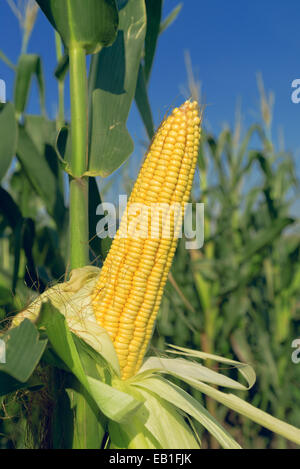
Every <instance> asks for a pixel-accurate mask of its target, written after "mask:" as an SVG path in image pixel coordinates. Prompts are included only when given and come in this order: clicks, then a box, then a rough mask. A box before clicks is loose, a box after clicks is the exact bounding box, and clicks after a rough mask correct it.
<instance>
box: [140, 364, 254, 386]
mask: <svg viewBox="0 0 300 469" xmlns="http://www.w3.org/2000/svg"><path fill="white" fill-rule="evenodd" d="M146 370H153V371H158V372H162V373H166V374H171V375H176V376H177V377H181V376H182V377H183V376H186V377H189V376H190V377H192V378H194V379H197V380H199V381H203V382H206V383H211V384H215V385H217V386H224V387H227V388H232V389H240V390H246V389H247V388H246V387H245V386H244V385H242V384H240V383H238V382H237V381H235V380H233V379H231V378H228V377H227V376H224V375H222V374H220V373H217V372H216V371H213V370H210V369H209V368H206V367H205V366H202V365H200V364H199V363H193V362H189V361H188V360H184V359H180V358H177V359H176V358H175V359H174V358H158V357H150V358H148V359H147V360H146V361H145V363H144V364H143V366H142V367H141V369H140V372H141V373H142V372H143V371H146Z"/></svg>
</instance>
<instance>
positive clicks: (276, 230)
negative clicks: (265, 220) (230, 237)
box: [240, 217, 294, 263]
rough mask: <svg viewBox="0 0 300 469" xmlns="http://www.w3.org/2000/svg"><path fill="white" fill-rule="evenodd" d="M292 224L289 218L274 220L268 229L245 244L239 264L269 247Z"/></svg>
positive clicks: (291, 219)
mask: <svg viewBox="0 0 300 469" xmlns="http://www.w3.org/2000/svg"><path fill="white" fill-rule="evenodd" d="M293 223H294V219H293V218H290V217H284V218H279V219H278V220H274V221H273V222H272V225H271V226H270V227H266V228H265V229H263V230H261V231H260V232H259V234H258V235H256V236H255V237H253V239H252V240H251V241H249V242H248V243H247V246H246V247H245V248H244V249H243V252H241V253H240V262H241V263H242V262H245V261H247V259H249V258H251V257H252V256H253V255H254V254H256V253H257V252H259V251H261V250H262V249H264V248H265V247H266V246H269V245H270V244H271V243H272V242H273V241H274V239H276V238H277V237H278V236H279V235H280V234H281V233H282V231H283V230H284V228H286V227H287V226H289V225H291V224H293Z"/></svg>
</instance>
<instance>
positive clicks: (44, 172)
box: [17, 125, 64, 225]
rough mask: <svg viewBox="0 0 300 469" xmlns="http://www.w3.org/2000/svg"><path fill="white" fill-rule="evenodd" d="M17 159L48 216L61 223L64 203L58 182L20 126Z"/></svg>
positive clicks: (42, 156)
mask: <svg viewBox="0 0 300 469" xmlns="http://www.w3.org/2000/svg"><path fill="white" fill-rule="evenodd" d="M17 157H18V159H19V160H20V162H21V164H22V167H23V169H24V170H25V172H26V175H27V177H28V179H29V181H30V182H31V184H32V186H33V188H34V189H35V191H36V192H37V194H38V195H39V196H40V197H41V198H42V199H43V201H44V203H45V205H46V208H47V210H48V212H49V214H50V215H51V216H52V217H54V219H55V221H56V222H57V224H58V225H59V224H61V223H62V218H63V214H64V202H63V196H62V193H61V191H60V190H59V186H58V181H57V179H56V178H55V175H54V174H53V172H52V171H51V168H50V166H49V164H48V162H47V161H46V159H45V158H44V155H42V154H40V153H39V151H38V149H37V147H36V145H35V143H34V142H33V140H32V138H31V137H30V135H29V133H28V132H27V130H26V128H25V127H23V126H22V125H20V126H19V139H18V148H17Z"/></svg>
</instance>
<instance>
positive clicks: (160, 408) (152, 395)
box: [124, 378, 199, 449]
mask: <svg viewBox="0 0 300 469" xmlns="http://www.w3.org/2000/svg"><path fill="white" fill-rule="evenodd" d="M150 382H151V383H152V384H156V380H155V378H153V380H150V381H149V386H148V381H147V380H143V381H142V382H141V385H140V386H139V384H138V383H136V386H134V388H135V392H137V389H138V392H139V393H140V394H141V396H142V398H143V400H144V403H143V407H141V408H140V409H139V410H138V412H137V413H136V414H135V416H134V419H135V421H134V422H131V423H130V424H128V423H127V424H126V429H124V432H125V431H126V432H127V433H128V436H129V438H130V436H131V438H130V439H131V441H130V442H129V445H130V447H133V445H134V447H136V448H138V446H137V445H136V444H137V441H134V440H137V438H138V437H139V433H140V434H141V433H143V431H144V433H145V430H148V431H149V434H151V435H152V436H153V437H154V438H155V440H156V442H157V443H158V444H157V443H156V448H163V449H178V448H181V449H199V443H198V442H197V440H196V438H195V435H194V434H193V432H192V431H191V429H190V428H189V427H188V425H187V424H186V422H185V420H184V415H182V413H181V411H180V410H178V409H177V408H176V406H174V405H173V403H172V402H170V401H169V400H168V399H163V398H162V396H160V395H159V394H158V393H156V392H155V388H153V389H151V386H150ZM131 387H132V386H131ZM137 429H138V430H137ZM140 437H142V435H140ZM155 440H154V441H152V442H153V443H155ZM150 443H151V440H150Z"/></svg>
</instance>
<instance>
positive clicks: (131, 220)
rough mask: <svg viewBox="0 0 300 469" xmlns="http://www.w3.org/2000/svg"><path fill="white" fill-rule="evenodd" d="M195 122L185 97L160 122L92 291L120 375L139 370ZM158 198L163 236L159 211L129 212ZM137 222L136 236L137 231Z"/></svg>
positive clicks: (185, 194)
mask: <svg viewBox="0 0 300 469" xmlns="http://www.w3.org/2000/svg"><path fill="white" fill-rule="evenodd" d="M200 123H201V119H200V117H199V109H198V105H197V103H196V102H190V101H186V102H185V103H184V104H183V105H182V106H181V107H180V108H175V109H174V110H173V112H172V113H171V115H170V116H169V117H168V118H167V119H165V120H164V121H163V123H162V124H161V126H160V127H159V129H158V131H157V133H156V135H155V137H154V139H153V141H152V144H151V146H150V149H149V151H148V153H147V155H146V159H145V161H144V163H143V166H142V168H141V170H140V173H139V176H138V178H137V181H136V183H135V185H134V188H133V190H132V193H131V196H130V198H129V201H128V204H127V208H126V211H125V213H124V215H123V217H122V220H121V223H120V228H119V230H118V232H117V234H116V236H115V239H114V241H113V243H112V246H111V249H110V251H109V253H108V255H107V258H106V260H105V262H104V265H103V268H102V271H101V274H100V276H99V280H98V282H97V285H96V287H95V289H94V291H93V294H92V304H93V309H94V313H95V317H96V320H97V321H98V322H99V324H100V325H101V326H102V327H104V328H105V329H106V330H107V331H108V333H109V335H110V337H111V339H112V341H113V344H114V347H115V349H116V352H117V355H118V358H119V362H120V367H121V373H122V378H123V379H127V378H129V377H131V376H133V375H134V374H135V373H136V372H137V371H138V369H139V368H140V366H141V363H142V360H143V357H144V354H145V352H146V349H147V345H148V343H149V340H150V338H151V334H152V330H153V325H154V321H155V318H156V315H157V312H158V309H159V305H160V302H161V297H162V294H163V289H164V286H165V283H166V280H167V276H168V273H169V270H170V267H171V263H172V259H173V256H174V253H175V249H176V245H177V238H178V236H177V235H178V228H180V227H181V224H182V216H183V210H184V204H185V203H186V202H187V201H188V199H189V196H190V191H191V187H192V182H193V177H194V172H195V167H196V162H197V156H198V144H199V138H200ZM158 203H159V204H168V205H167V206H168V207H170V208H169V211H168V216H169V218H168V220H169V234H168V235H167V236H165V235H164V233H163V221H164V218H163V217H162V218H159V219H157V216H156V217H154V215H153V213H154V212H152V211H151V213H150V214H149V212H148V211H147V210H146V211H145V215H144V210H143V208H142V209H141V211H142V212H143V213H141V211H140V218H138V220H139V221H138V222H135V220H136V219H137V218H136V217H137V215H136V213H131V208H132V207H134V206H136V205H134V204H141V207H147V208H149V207H150V206H151V207H152V206H153V204H154V207H155V204H158ZM174 204H177V207H178V205H179V207H180V216H179V222H178V217H177V221H176V216H174V217H173V215H174V212H175V209H174V208H172V207H174ZM154 218H155V219H154ZM149 222H150V223H149ZM149 226H150V228H149ZM136 228H138V229H139V233H140V236H136V231H135V229H136ZM150 230H152V231H150ZM153 231H155V233H156V236H153ZM126 234H127V236H126Z"/></svg>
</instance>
